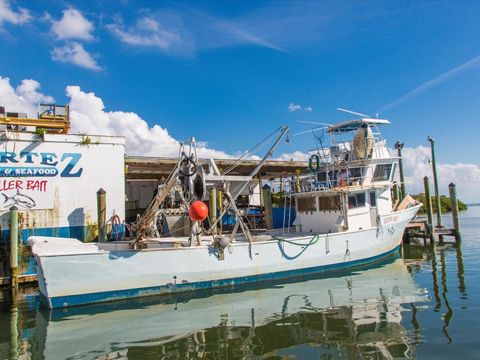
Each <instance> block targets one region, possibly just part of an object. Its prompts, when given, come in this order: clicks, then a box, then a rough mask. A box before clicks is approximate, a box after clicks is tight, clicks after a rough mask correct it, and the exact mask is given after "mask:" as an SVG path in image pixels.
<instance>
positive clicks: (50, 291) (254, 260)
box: [29, 206, 419, 308]
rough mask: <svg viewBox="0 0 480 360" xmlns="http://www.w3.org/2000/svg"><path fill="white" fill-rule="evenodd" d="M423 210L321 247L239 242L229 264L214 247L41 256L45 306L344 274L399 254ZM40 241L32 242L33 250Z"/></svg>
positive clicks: (326, 237)
mask: <svg viewBox="0 0 480 360" xmlns="http://www.w3.org/2000/svg"><path fill="white" fill-rule="evenodd" d="M418 208H419V206H415V207H411V208H408V209H406V210H402V211H396V212H392V213H390V214H388V215H385V216H380V217H379V219H378V226H377V227H373V228H369V229H365V230H361V229H359V230H356V231H346V232H339V233H330V234H321V235H317V236H316V241H312V237H313V236H315V234H311V235H306V236H302V237H289V238H288V240H289V241H291V242H295V244H292V243H290V242H287V241H282V240H278V239H273V240H268V241H261V242H254V243H252V244H251V245H250V244H249V243H247V242H234V243H232V244H231V246H229V247H227V248H226V249H225V252H224V254H225V255H224V260H219V258H218V257H217V256H216V254H215V253H214V252H213V251H212V247H211V246H196V247H185V248H156V249H146V250H117V251H104V250H99V251H97V252H91V253H80V254H53V255H48V254H47V255H45V254H38V253H37V254H35V259H36V261H37V269H38V281H39V289H40V293H41V296H42V301H43V302H44V303H45V305H47V306H48V307H49V308H62V307H68V306H77V305H84V304H91V303H98V302H105V301H113V300H121V299H127V298H135V297H142V296H154V295H162V294H169V293H173V292H187V291H195V290H200V289H206V288H215V287H225V286H233V285H238V284H246V283H253V282H259V281H268V280H271V279H281V278H288V277H295V276H301V275H304V274H312V273H323V272H329V271H336V270H344V269H347V268H351V267H355V266H360V265H365V264H368V263H372V262H375V261H378V260H380V259H382V258H384V257H386V256H389V255H391V254H392V253H394V252H395V251H397V249H398V247H399V245H400V243H401V239H402V236H403V232H404V230H405V227H406V225H407V224H408V222H409V221H411V219H412V218H413V217H414V216H415V215H416V212H417V211H418ZM43 239H44V238H43ZM52 240H53V239H52ZM57 240H59V241H60V239H57ZM41 241H42V238H40V237H31V238H30V239H29V242H30V244H31V245H32V249H33V250H34V247H35V244H36V243H39V242H41ZM61 241H68V240H65V239H62V240H61ZM86 246H92V245H86ZM34 253H35V251H34Z"/></svg>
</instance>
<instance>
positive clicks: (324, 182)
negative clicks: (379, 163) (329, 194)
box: [295, 161, 372, 192]
mask: <svg viewBox="0 0 480 360" xmlns="http://www.w3.org/2000/svg"><path fill="white" fill-rule="evenodd" d="M371 167H372V164H371V163H370V164H366V165H361V164H358V162H354V161H352V162H345V163H343V164H325V165H324V166H323V167H321V168H320V169H319V170H318V171H310V172H309V173H308V174H306V175H303V176H300V181H299V183H300V186H299V187H297V188H298V189H295V190H296V191H295V192H309V191H329V190H331V189H334V188H337V189H339V188H343V187H348V186H361V185H362V184H363V183H364V181H365V178H366V176H367V171H368V169H369V168H371Z"/></svg>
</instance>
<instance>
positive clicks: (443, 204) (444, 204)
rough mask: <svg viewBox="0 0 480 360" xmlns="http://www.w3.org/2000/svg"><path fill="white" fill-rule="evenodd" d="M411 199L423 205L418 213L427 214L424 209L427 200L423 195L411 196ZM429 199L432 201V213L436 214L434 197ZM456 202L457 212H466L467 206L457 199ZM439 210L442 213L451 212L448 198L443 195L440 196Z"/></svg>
mask: <svg viewBox="0 0 480 360" xmlns="http://www.w3.org/2000/svg"><path fill="white" fill-rule="evenodd" d="M412 197H413V198H414V199H415V200H417V201H420V202H421V203H422V204H423V206H422V207H421V208H420V210H419V213H421V214H425V213H426V212H427V208H426V203H427V198H426V196H425V193H420V194H417V195H412ZM431 199H432V200H431V201H432V209H433V212H434V213H436V212H437V205H436V203H435V197H434V196H432V197H431ZM457 201H458V210H460V211H462V210H467V205H466V204H465V203H463V202H461V201H460V200H458V199H457ZM440 209H441V211H442V213H446V212H449V211H452V203H451V201H450V198H449V197H447V196H445V195H440Z"/></svg>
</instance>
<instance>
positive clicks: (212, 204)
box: [208, 187, 217, 234]
mask: <svg viewBox="0 0 480 360" xmlns="http://www.w3.org/2000/svg"><path fill="white" fill-rule="evenodd" d="M208 212H209V215H210V223H211V224H213V222H214V221H215V219H216V218H217V190H216V189H215V188H213V187H212V188H210V192H209V193H208ZM216 232H217V226H216V225H215V226H212V234H216Z"/></svg>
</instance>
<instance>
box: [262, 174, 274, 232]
mask: <svg viewBox="0 0 480 360" xmlns="http://www.w3.org/2000/svg"><path fill="white" fill-rule="evenodd" d="M262 198H263V206H264V207H265V224H266V225H267V229H273V209H272V191H271V189H270V186H268V184H265V185H263V187H262Z"/></svg>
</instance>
